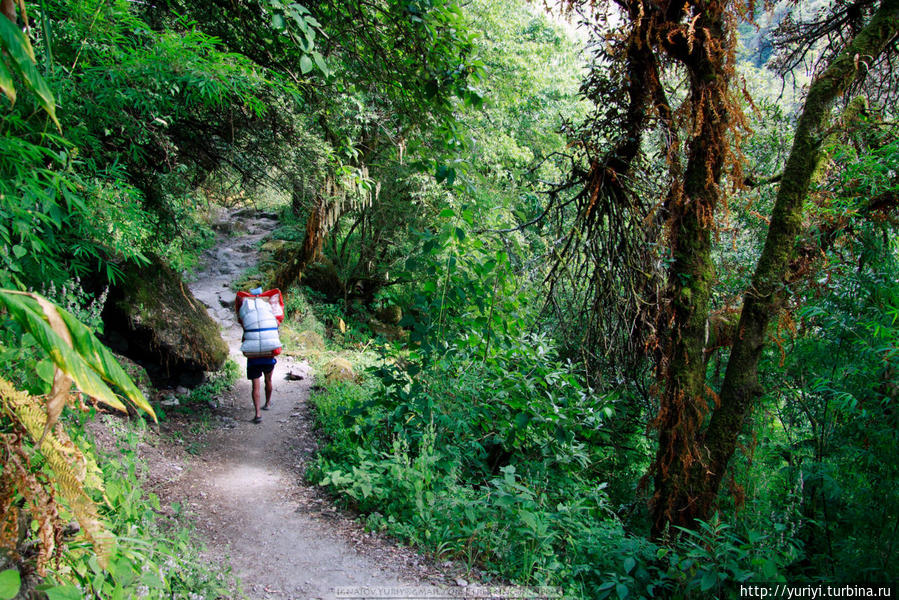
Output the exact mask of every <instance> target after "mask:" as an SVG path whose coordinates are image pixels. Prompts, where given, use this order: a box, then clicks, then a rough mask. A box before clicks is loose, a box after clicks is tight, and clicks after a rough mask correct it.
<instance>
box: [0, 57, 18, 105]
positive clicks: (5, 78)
mask: <svg viewBox="0 0 899 600" xmlns="http://www.w3.org/2000/svg"><path fill="white" fill-rule="evenodd" d="M0 92H2V93H3V95H4V96H6V97H7V98H9V103H10V104H15V103H16V86H15V85H14V84H13V81H12V73H10V72H9V69H7V68H6V65H5V64H3V63H2V62H0Z"/></svg>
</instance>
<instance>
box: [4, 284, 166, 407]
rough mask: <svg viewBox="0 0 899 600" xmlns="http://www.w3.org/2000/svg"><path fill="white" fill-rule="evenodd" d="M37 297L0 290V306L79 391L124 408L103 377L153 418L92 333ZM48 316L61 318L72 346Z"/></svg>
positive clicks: (66, 313)
mask: <svg viewBox="0 0 899 600" xmlns="http://www.w3.org/2000/svg"><path fill="white" fill-rule="evenodd" d="M37 297H38V296H37V295H36V294H29V293H24V292H16V291H12V290H0V305H2V306H4V307H6V309H7V310H8V311H9V314H10V316H11V317H12V318H13V319H15V320H16V321H18V322H19V323H20V324H21V325H22V326H23V327H24V328H25V330H26V331H28V332H29V333H30V334H31V335H32V336H33V337H34V338H35V340H36V341H37V344H38V345H39V346H40V347H41V348H42V349H43V350H44V351H45V352H46V353H47V354H48V356H49V357H50V359H51V360H52V361H53V363H54V364H55V365H56V366H57V367H59V368H60V369H61V370H62V371H63V372H64V373H65V374H66V375H68V376H69V377H71V378H72V380H73V381H74V383H75V386H76V387H77V388H78V389H79V390H80V391H82V392H83V393H85V394H87V395H88V396H90V397H92V398H94V399H95V400H99V401H101V402H103V403H105V404H108V405H109V406H111V407H113V408H115V409H117V410H121V411H125V410H126V409H125V405H124V404H122V402H121V401H120V400H119V399H118V397H117V396H116V395H115V394H114V393H113V391H112V390H111V389H110V388H109V386H107V385H106V383H105V382H104V380H106V381H108V382H110V383H113V384H115V385H116V386H118V387H119V388H120V389H121V390H122V392H123V393H124V394H125V396H126V397H127V398H128V399H129V400H130V401H131V402H132V403H133V404H134V405H135V406H136V407H138V408H140V409H142V410H144V411H145V412H147V413H148V414H149V415H150V416H152V417H153V419H154V420H155V419H156V415H155V413H154V412H153V408H152V407H151V406H150V405H149V403H148V402H147V401H146V399H145V398H144V396H143V394H142V393H141V392H140V390H139V389H137V386H135V385H134V382H132V381H131V379H130V378H129V377H128V375H127V374H126V373H125V372H124V370H123V369H122V368H121V367H120V366H119V365H118V363H116V361H115V358H114V357H113V356H112V354H111V353H110V352H109V350H107V349H106V348H105V347H104V346H103V344H101V343H100V341H99V340H97V339H96V337H95V336H94V335H93V333H91V332H90V330H89V329H88V328H87V327H85V326H84V325H82V324H81V323H79V322H78V320H77V319H76V318H75V317H74V316H72V315H71V314H69V313H68V312H67V311H65V310H62V309H60V308H58V307H55V306H53V305H52V304H50V303H49V302H47V303H46V304H45V305H43V306H42V305H41V303H40V302H39V301H38V300H37V299H36V298H37ZM42 300H43V299H42ZM44 302H46V300H44ZM46 307H49V308H46ZM48 311H49V315H48ZM53 315H55V316H53ZM51 317H52V318H53V319H60V320H61V322H62V323H64V324H65V329H66V330H67V332H68V333H69V334H70V335H69V338H68V339H69V340H71V343H72V346H71V347H70V346H69V345H68V344H67V340H66V339H65V338H63V337H62V336H60V335H59V334H58V333H57V332H56V331H54V328H53V327H52V326H51V325H50V319H51ZM57 327H59V325H58V324H57Z"/></svg>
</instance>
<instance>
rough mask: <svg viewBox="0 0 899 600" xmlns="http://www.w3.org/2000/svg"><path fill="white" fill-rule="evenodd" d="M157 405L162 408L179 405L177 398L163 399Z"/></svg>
mask: <svg viewBox="0 0 899 600" xmlns="http://www.w3.org/2000/svg"><path fill="white" fill-rule="evenodd" d="M159 403H160V404H161V405H163V406H178V405H179V404H181V403H180V402H178V399H177V398H174V397H172V396H168V397H166V398H163V399H162V400H161V401H160V402H159Z"/></svg>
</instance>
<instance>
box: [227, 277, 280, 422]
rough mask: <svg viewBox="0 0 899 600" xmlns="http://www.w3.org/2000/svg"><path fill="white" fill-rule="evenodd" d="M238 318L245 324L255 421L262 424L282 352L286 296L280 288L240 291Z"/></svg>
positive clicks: (243, 348)
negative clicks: (281, 328) (279, 325)
mask: <svg viewBox="0 0 899 600" xmlns="http://www.w3.org/2000/svg"><path fill="white" fill-rule="evenodd" d="M235 309H236V310H237V319H238V321H239V322H240V324H241V326H242V327H243V340H242V342H241V345H240V350H241V352H243V354H244V356H246V357H247V379H249V380H250V381H251V382H252V386H253V389H252V398H253V409H254V411H255V415H254V416H253V423H261V422H262V415H260V414H259V410H260V408H261V409H262V410H268V409H269V406H270V405H271V402H272V372H273V371H274V369H275V364H276V363H277V362H278V361H277V359H276V358H275V356H277V355H278V354H279V353H280V352H281V340H280V339H279V338H278V324H279V323H280V322H281V321H282V320H283V319H284V299H283V297H282V295H281V291H280V290H277V289H275V290H269V291H267V292H263V291H262V288H255V289H253V290H250V292H249V293H247V292H237V299H236V300H235ZM263 376H265V404H263V405H262V406H261V407H260V406H259V404H260V401H261V395H262V394H261V391H262V390H261V389H260V388H261V387H262V377H263Z"/></svg>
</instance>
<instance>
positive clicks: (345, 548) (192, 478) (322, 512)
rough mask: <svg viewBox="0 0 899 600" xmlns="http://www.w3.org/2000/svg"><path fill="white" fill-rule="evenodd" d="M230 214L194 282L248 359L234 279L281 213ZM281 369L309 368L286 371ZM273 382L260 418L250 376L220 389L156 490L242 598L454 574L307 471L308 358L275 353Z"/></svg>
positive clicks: (234, 351) (303, 594) (328, 593)
mask: <svg viewBox="0 0 899 600" xmlns="http://www.w3.org/2000/svg"><path fill="white" fill-rule="evenodd" d="M234 222H235V224H236V225H237V226H238V228H239V229H238V231H242V232H243V233H238V235H235V236H231V237H225V236H222V237H221V239H219V240H218V243H217V245H216V246H215V247H214V248H213V249H212V250H210V251H209V252H208V253H207V256H206V257H205V261H204V264H205V266H204V268H203V270H202V271H201V273H200V276H199V278H198V279H197V280H196V281H195V282H193V283H192V284H191V285H190V287H191V291H192V292H193V293H194V294H195V295H196V297H197V298H199V299H200V300H201V301H203V302H204V303H205V304H206V305H207V307H208V308H209V313H210V314H211V315H212V316H213V317H214V318H215V319H216V320H217V321H218V322H220V323H221V325H222V331H223V335H224V337H225V340H226V341H227V342H228V345H229V347H230V351H231V356H232V358H234V359H235V360H236V361H237V362H238V364H240V365H244V364H245V362H244V359H243V357H242V356H241V355H240V352H239V346H240V335H241V330H240V326H239V325H238V324H237V323H236V322H235V320H234V317H233V314H232V308H231V307H232V305H233V301H234V293H233V292H232V291H231V289H230V284H231V282H232V281H233V280H234V279H235V278H237V277H238V276H239V275H240V273H242V272H243V271H244V270H245V269H247V268H248V267H250V266H251V265H253V264H255V261H256V260H257V259H258V256H257V254H256V253H257V248H258V246H259V241H260V240H261V239H262V238H264V237H265V236H266V235H267V234H268V233H269V232H270V231H271V230H272V229H273V228H274V227H275V225H276V222H275V221H274V219H273V218H272V217H267V216H265V215H256V216H253V215H251V214H245V215H243V216H240V217H237V218H236V220H235V221H234ZM288 371H290V372H292V373H294V374H302V375H303V376H304V378H303V379H302V380H300V381H288V380H286V379H285V375H286V374H287V373H288ZM273 382H274V388H275V390H274V394H273V397H272V405H273V406H272V409H271V410H270V411H267V412H263V413H262V414H263V421H262V423H261V424H258V425H255V424H253V423H251V421H250V420H251V418H252V417H253V411H252V402H251V400H250V385H249V382H248V381H247V380H246V379H240V380H239V381H238V382H237V383H236V385H235V387H234V389H233V390H232V392H231V394H229V395H227V396H226V397H224V398H221V399H220V401H219V407H218V408H217V409H216V411H215V413H216V415H215V424H214V425H213V428H212V429H211V430H210V431H208V432H207V433H206V434H205V436H204V443H203V444H201V446H200V450H199V453H198V454H197V455H196V456H190V455H187V454H186V453H185V454H184V455H183V457H182V458H183V462H182V464H181V466H179V467H178V469H180V470H178V472H177V476H176V477H174V478H173V479H172V480H170V481H168V482H166V483H165V484H164V485H162V486H161V487H160V488H159V489H158V490H157V492H158V493H159V494H160V496H161V497H162V498H163V499H164V500H165V501H167V502H175V501H177V502H180V503H181V504H182V505H184V506H186V507H187V509H188V511H189V513H190V514H191V516H192V517H193V518H194V519H195V520H196V522H197V523H198V527H199V533H200V534H201V535H202V536H203V537H204V538H205V539H206V543H207V546H208V548H209V550H210V555H211V557H210V560H221V561H228V560H230V564H231V566H232V567H233V570H234V572H235V573H236V574H237V575H238V577H239V578H240V580H241V587H242V590H243V592H244V593H245V594H246V595H247V596H248V597H249V598H297V599H300V598H302V599H312V598H320V599H328V598H337V597H342V598H351V597H356V598H361V597H362V596H361V595H354V594H353V592H352V589H351V588H352V587H353V586H368V587H372V586H383V587H394V588H395V587H401V586H421V585H426V583H424V582H430V583H440V582H442V581H443V577H447V578H450V579H449V581H452V580H453V578H452V576H450V575H443V574H440V573H437V569H435V568H434V567H433V566H432V565H428V564H427V563H426V562H425V561H424V560H423V559H422V558H421V557H419V556H417V555H416V554H415V553H413V552H411V551H410V550H408V549H401V548H396V547H394V546H392V545H391V544H390V543H389V542H387V541H384V540H381V539H378V537H377V536H374V535H371V534H367V533H365V532H364V531H363V530H362V529H361V528H360V527H359V526H358V524H356V523H355V522H353V521H352V520H351V519H350V518H348V516H346V515H343V514H342V513H341V512H340V511H339V510H336V509H335V508H334V507H333V506H332V504H331V503H330V502H329V501H328V499H327V498H326V497H324V496H323V494H322V493H321V492H320V490H318V489H316V488H315V486H309V485H307V484H305V483H304V482H303V481H302V475H301V474H302V470H303V468H304V466H305V463H306V461H307V460H308V459H309V457H310V456H311V455H312V453H313V452H314V450H315V442H314V437H313V436H312V433H311V419H310V415H309V410H308V407H307V406H306V402H307V398H308V397H309V390H310V386H311V376H310V374H309V370H308V366H307V365H306V364H305V363H303V362H300V361H295V360H293V359H292V358H290V357H285V358H282V359H280V360H279V361H278V364H277V366H276V367H275V371H274V375H273ZM228 557H230V558H228ZM430 589H432V590H433V589H435V588H433V587H432V588H430ZM393 597H404V598H405V597H410V598H411V597H421V596H413V595H406V596H393Z"/></svg>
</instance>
